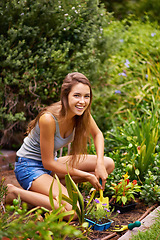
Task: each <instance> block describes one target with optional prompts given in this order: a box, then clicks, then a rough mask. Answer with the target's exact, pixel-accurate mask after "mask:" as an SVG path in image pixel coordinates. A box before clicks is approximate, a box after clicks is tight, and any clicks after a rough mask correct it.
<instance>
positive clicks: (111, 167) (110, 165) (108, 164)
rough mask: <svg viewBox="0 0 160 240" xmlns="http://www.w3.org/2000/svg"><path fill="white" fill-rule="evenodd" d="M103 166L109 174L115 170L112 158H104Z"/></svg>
mask: <svg viewBox="0 0 160 240" xmlns="http://www.w3.org/2000/svg"><path fill="white" fill-rule="evenodd" d="M104 164H105V167H106V169H107V172H108V173H109V174H110V173H111V172H113V170H114V168H115V164H114V161H113V159H112V158H110V157H104Z"/></svg>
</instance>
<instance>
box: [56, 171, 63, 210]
mask: <svg viewBox="0 0 160 240" xmlns="http://www.w3.org/2000/svg"><path fill="white" fill-rule="evenodd" d="M55 178H56V180H57V183H58V188H59V195H58V202H59V206H61V202H62V188H61V183H60V181H59V178H58V176H57V175H56V174H55Z"/></svg>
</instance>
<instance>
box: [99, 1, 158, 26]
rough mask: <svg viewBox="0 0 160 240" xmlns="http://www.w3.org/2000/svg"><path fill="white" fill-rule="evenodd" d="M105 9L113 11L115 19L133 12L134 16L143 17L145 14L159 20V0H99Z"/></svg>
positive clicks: (151, 18)
mask: <svg viewBox="0 0 160 240" xmlns="http://www.w3.org/2000/svg"><path fill="white" fill-rule="evenodd" d="M101 2H102V3H104V5H105V7H106V9H107V11H109V12H113V13H114V16H115V17H116V18H117V19H124V18H126V17H128V15H130V14H134V15H135V16H136V18H142V19H144V18H145V15H146V14H147V15H148V16H149V18H150V20H151V21H158V22H159V21H160V17H159V11H160V2H159V0H152V1H150V0H127V1H126V0H114V1H112V0H107V1H106V0H101Z"/></svg>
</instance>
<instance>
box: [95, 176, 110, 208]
mask: <svg viewBox="0 0 160 240" xmlns="http://www.w3.org/2000/svg"><path fill="white" fill-rule="evenodd" d="M99 182H100V184H101V185H102V179H100V180H99ZM99 194H100V197H99V198H97V199H98V201H99V203H97V209H99V208H102V204H104V205H105V206H106V208H107V209H109V198H108V197H105V198H104V197H103V190H102V189H100V190H99Z"/></svg>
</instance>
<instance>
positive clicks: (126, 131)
mask: <svg viewBox="0 0 160 240" xmlns="http://www.w3.org/2000/svg"><path fill="white" fill-rule="evenodd" d="M147 113H148V117H147V116H146V115H145V116H143V115H142V117H140V116H138V115H137V117H135V116H134V115H133V114H131V113H130V112H129V115H128V118H129V119H128V121H124V124H123V126H120V127H115V129H114V131H112V132H111V131H110V132H109V134H110V136H108V139H110V140H112V141H117V142H118V143H119V149H122V150H123V151H124V152H125V154H124V159H125V160H126V162H127V163H129V164H128V169H127V170H128V172H129V174H130V175H131V177H132V178H135V175H138V176H139V177H140V178H141V179H143V177H144V176H145V174H146V172H147V170H148V168H149V166H150V164H152V162H153V158H154V152H155V149H156V145H157V141H158V139H159V135H158V128H159V122H158V115H157V110H156V108H155V109H154V110H153V112H149V111H148V112H147Z"/></svg>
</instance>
